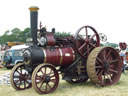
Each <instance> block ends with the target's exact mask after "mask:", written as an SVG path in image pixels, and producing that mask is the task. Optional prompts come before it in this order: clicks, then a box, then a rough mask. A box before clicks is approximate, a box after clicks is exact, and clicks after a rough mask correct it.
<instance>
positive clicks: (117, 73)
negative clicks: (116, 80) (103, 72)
mask: <svg viewBox="0 0 128 96" xmlns="http://www.w3.org/2000/svg"><path fill="white" fill-rule="evenodd" d="M108 70H109V71H111V72H114V73H116V74H118V71H116V70H113V69H110V68H109V69H108Z"/></svg>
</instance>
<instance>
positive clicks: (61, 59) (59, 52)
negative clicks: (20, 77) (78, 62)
mask: <svg viewBox="0 0 128 96" xmlns="http://www.w3.org/2000/svg"><path fill="white" fill-rule="evenodd" d="M42 50H43V52H44V63H51V64H53V65H55V66H58V65H63V64H72V63H73V61H74V60H75V52H74V50H73V49H72V48H71V47H69V48H56V49H42Z"/></svg>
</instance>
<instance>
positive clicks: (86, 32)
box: [85, 27, 88, 39]
mask: <svg viewBox="0 0 128 96" xmlns="http://www.w3.org/2000/svg"><path fill="white" fill-rule="evenodd" d="M85 32H86V39H88V30H87V27H85Z"/></svg>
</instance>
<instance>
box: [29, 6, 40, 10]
mask: <svg viewBox="0 0 128 96" xmlns="http://www.w3.org/2000/svg"><path fill="white" fill-rule="evenodd" d="M29 10H30V11H38V10H39V8H38V7H37V6H31V7H30V8H29Z"/></svg>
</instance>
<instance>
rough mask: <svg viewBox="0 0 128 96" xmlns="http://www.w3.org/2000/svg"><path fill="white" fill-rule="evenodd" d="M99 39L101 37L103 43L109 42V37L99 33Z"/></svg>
mask: <svg viewBox="0 0 128 96" xmlns="http://www.w3.org/2000/svg"><path fill="white" fill-rule="evenodd" d="M99 37H100V40H101V41H103V42H106V41H107V36H106V35H105V34H103V33H99Z"/></svg>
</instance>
